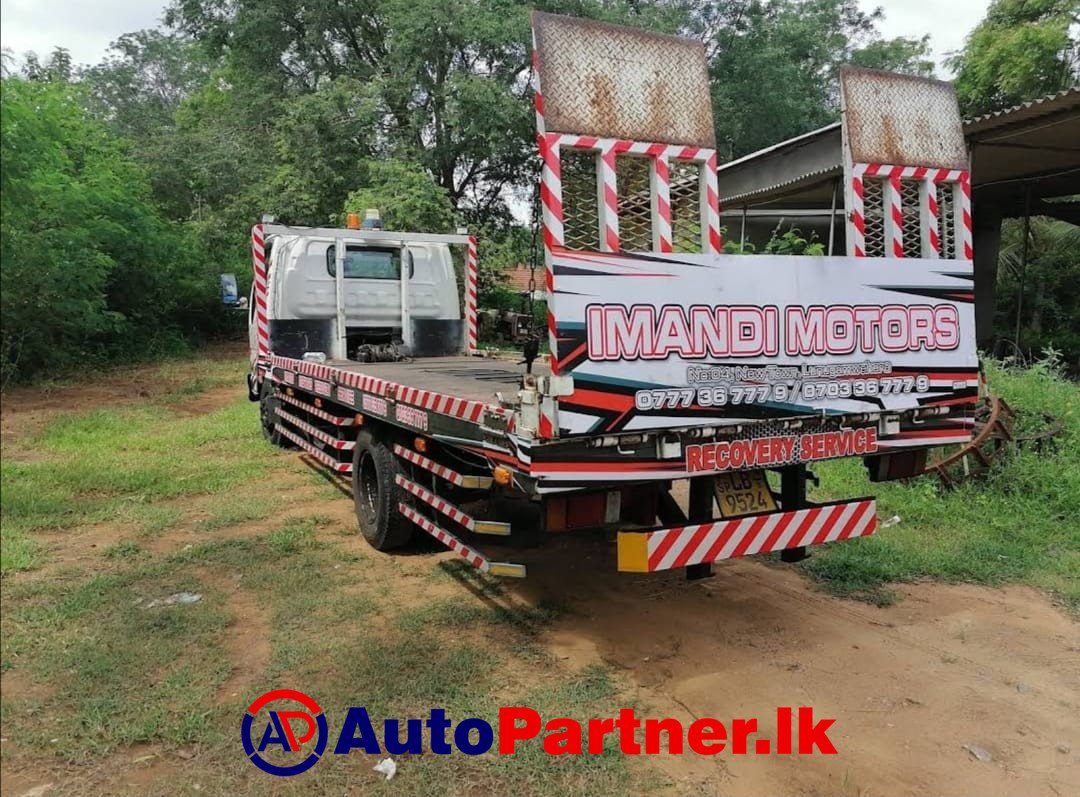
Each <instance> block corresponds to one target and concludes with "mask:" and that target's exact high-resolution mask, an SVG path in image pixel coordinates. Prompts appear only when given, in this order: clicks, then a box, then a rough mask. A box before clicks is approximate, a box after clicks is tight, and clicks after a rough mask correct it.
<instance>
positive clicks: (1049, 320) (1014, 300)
mask: <svg viewBox="0 0 1080 797" xmlns="http://www.w3.org/2000/svg"><path fill="white" fill-rule="evenodd" d="M1029 228H1030V229H1029V237H1028V246H1027V263H1026V264H1025V263H1024V260H1023V258H1024V223H1023V221H1022V220H1020V219H1012V220H1009V221H1006V222H1005V224H1004V225H1003V227H1002V230H1001V253H1000V256H999V258H998V274H997V292H996V300H997V301H996V307H995V313H994V333H995V337H996V338H997V339H998V341H999V345H1000V342H1001V341H1012V342H1013V343H1015V344H1016V345H1017V346H1018V347H1019V348H1020V350H1021V351H1022V352H1031V353H1034V354H1036V355H1037V354H1038V353H1039V352H1041V351H1043V350H1044V349H1046V348H1050V347H1052V348H1053V349H1055V350H1056V351H1058V352H1059V353H1061V355H1062V357H1063V360H1064V361H1065V363H1066V365H1067V367H1068V368H1069V370H1070V371H1071V372H1073V373H1080V293H1078V292H1077V291H1076V286H1077V285H1078V284H1080V258H1078V257H1077V255H1076V253H1077V252H1080V227H1078V226H1076V225H1075V224H1069V223H1068V222H1065V221H1058V220H1056V219H1050V218H1047V217H1045V216H1036V217H1033V218H1032V219H1031V223H1030V225H1029ZM1017 313H1019V316H1020V339H1019V340H1015V338H1016V320H1017ZM1003 351H1004V353H1007V354H1011V353H1012V350H1011V349H999V351H998V353H999V354H1000V353H1002V352H1003Z"/></svg>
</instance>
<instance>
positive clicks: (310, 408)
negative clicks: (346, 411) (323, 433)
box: [277, 393, 356, 426]
mask: <svg viewBox="0 0 1080 797" xmlns="http://www.w3.org/2000/svg"><path fill="white" fill-rule="evenodd" d="M277 397H278V398H279V399H281V400H282V401H284V402H285V403H287V404H292V405H293V406H294V407H299V408H300V409H302V410H303V411H304V412H307V413H310V414H311V415H314V416H315V417H316V418H321V419H322V420H324V421H327V422H329V423H332V424H334V426H352V425H354V424H355V423H356V416H349V417H347V418H341V417H338V416H337V415H331V414H330V413H329V412H327V411H326V410H321V409H319V408H318V407H316V406H315V405H313V404H308V403H307V402H306V401H301V400H300V399H298V398H297V397H296V396H290V395H288V394H287V393H278V396H277Z"/></svg>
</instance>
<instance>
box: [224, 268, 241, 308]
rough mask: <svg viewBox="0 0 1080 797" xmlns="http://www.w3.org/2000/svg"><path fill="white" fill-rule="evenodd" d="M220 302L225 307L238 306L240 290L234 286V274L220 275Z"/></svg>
mask: <svg viewBox="0 0 1080 797" xmlns="http://www.w3.org/2000/svg"><path fill="white" fill-rule="evenodd" d="M221 303H222V304H223V305H225V306H226V307H239V306H240V291H239V289H238V288H237V287H236V275H235V274H222V275H221Z"/></svg>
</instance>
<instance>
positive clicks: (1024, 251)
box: [1013, 183, 1031, 351]
mask: <svg viewBox="0 0 1080 797" xmlns="http://www.w3.org/2000/svg"><path fill="white" fill-rule="evenodd" d="M1029 238H1031V183H1024V243H1023V244H1022V245H1021V248H1020V290H1019V292H1018V294H1017V296H1016V335H1015V336H1014V337H1013V345H1014V346H1016V350H1017V351H1020V312H1021V310H1023V307H1024V282H1025V280H1026V278H1027V263H1028V239H1029Z"/></svg>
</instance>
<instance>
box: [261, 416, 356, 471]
mask: <svg viewBox="0 0 1080 797" xmlns="http://www.w3.org/2000/svg"><path fill="white" fill-rule="evenodd" d="M274 429H275V430H276V431H277V432H278V433H280V434H281V436H282V437H284V438H286V439H288V440H292V441H293V442H294V443H296V444H297V445H298V446H300V448H302V449H304V450H305V451H306V452H307V453H309V454H311V456H313V457H315V459H317V460H319V462H321V463H322V464H324V465H326V466H328V467H329V468H330V469H331V470H333V471H335V472H336V473H352V463H351V462H339V461H338V460H336V459H334V457H332V456H330V455H329V454H327V453H326V452H325V451H323V450H322V449H321V448H316V447H315V446H313V445H312V444H311V443H309V442H308V441H307V440H305V439H304V438H302V437H301V436H300V435H298V434H294V433H293V432H290V431H289V430H288V429H286V428H285V427H284V426H282V425H281V424H280V423H275V424H274Z"/></svg>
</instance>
